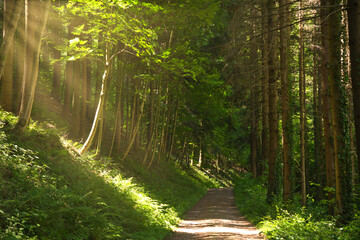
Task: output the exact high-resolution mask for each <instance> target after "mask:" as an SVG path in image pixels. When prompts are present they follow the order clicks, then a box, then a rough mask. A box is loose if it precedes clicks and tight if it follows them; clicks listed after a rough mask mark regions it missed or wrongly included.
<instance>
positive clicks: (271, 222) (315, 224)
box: [260, 209, 340, 239]
mask: <svg viewBox="0 0 360 240" xmlns="http://www.w3.org/2000/svg"><path fill="white" fill-rule="evenodd" d="M260 225H261V230H262V232H263V233H264V234H265V235H266V236H267V237H268V238H269V239H338V237H339V233H340V231H339V229H338V228H337V227H336V225H335V222H334V221H327V220H319V219H313V218H312V215H311V214H307V213H306V212H305V211H304V212H302V213H289V212H288V211H286V210H281V209H278V213H277V216H276V218H275V219H271V218H269V219H268V220H264V221H263V222H261V224H260Z"/></svg>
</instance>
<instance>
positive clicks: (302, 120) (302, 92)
mask: <svg viewBox="0 0 360 240" xmlns="http://www.w3.org/2000/svg"><path fill="white" fill-rule="evenodd" d="M302 8H303V2H302V0H300V6H299V9H300V10H299V11H300V26H299V35H300V36H299V92H300V97H299V99H300V175H301V203H302V205H303V206H305V205H306V159H305V145H306V144H305V142H306V136H305V135H306V129H305V128H306V115H305V62H304V57H305V56H304V55H305V54H304V51H305V47H304V36H303V35H304V23H303V12H302Z"/></svg>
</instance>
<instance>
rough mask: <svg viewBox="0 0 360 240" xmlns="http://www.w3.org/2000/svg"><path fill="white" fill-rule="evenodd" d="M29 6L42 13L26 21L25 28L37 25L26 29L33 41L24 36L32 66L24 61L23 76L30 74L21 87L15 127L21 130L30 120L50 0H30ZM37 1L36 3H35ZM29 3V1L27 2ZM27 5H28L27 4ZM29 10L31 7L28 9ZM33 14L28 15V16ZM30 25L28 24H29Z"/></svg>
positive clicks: (28, 58)
mask: <svg viewBox="0 0 360 240" xmlns="http://www.w3.org/2000/svg"><path fill="white" fill-rule="evenodd" d="M30 2H31V3H30V8H31V7H32V6H31V5H32V4H34V5H35V6H34V10H35V9H37V10H39V9H40V12H41V13H42V15H40V16H39V17H38V19H37V21H30V22H27V28H32V26H31V24H35V25H33V26H37V28H36V30H35V31H34V33H31V31H30V30H27V31H28V32H27V33H26V34H28V33H29V34H34V38H33V40H34V41H33V42H32V41H31V39H32V38H27V36H26V42H27V46H26V48H27V52H26V54H27V57H26V59H27V60H29V61H32V63H33V64H32V67H31V69H29V68H28V66H29V64H28V62H27V63H26V69H25V75H24V76H28V74H30V77H29V79H26V80H25V78H24V83H26V88H25V86H24V87H23V89H24V97H23V98H22V101H21V107H20V113H19V121H18V123H17V124H16V129H17V130H19V131H23V130H24V129H25V128H26V126H27V125H28V124H29V121H30V115H31V110H32V106H33V102H34V97H35V88H36V83H37V78H38V72H39V57H40V46H41V38H42V34H43V32H44V30H45V26H46V21H47V17H48V14H49V11H50V4H51V2H50V0H46V1H44V2H36V1H34V2H32V1H30ZM35 3H37V4H38V5H37V4H35ZM28 4H29V2H28ZM28 7H29V6H28ZM28 10H29V11H30V12H31V9H28ZM31 17H33V16H30V18H31ZM29 25H30V26H29Z"/></svg>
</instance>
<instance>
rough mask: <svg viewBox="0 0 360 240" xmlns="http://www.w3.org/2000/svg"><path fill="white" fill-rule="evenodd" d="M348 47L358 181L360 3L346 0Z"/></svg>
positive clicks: (359, 139) (359, 154)
mask: <svg viewBox="0 0 360 240" xmlns="http://www.w3.org/2000/svg"><path fill="white" fill-rule="evenodd" d="M348 19H349V21H348V27H349V48H350V62H351V81H352V95H353V104H354V123H355V142H356V154H357V160H358V164H357V166H358V169H357V174H358V178H357V180H358V183H360V177H359V175H360V63H359V62H360V31H359V26H360V3H359V1H357V0H348Z"/></svg>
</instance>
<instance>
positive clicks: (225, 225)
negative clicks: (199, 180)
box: [166, 188, 265, 240]
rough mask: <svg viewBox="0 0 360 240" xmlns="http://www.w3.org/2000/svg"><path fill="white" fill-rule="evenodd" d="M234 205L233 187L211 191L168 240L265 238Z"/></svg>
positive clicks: (186, 215) (187, 214)
mask: <svg viewBox="0 0 360 240" xmlns="http://www.w3.org/2000/svg"><path fill="white" fill-rule="evenodd" d="M259 233H260V231H259V230H258V229H257V228H255V227H254V226H253V225H252V224H251V223H250V222H249V221H247V220H246V219H245V217H243V216H241V214H240V212H239V210H238V209H237V207H236V206H235V201H234V191H233V189H232V188H216V189H210V190H209V191H208V193H207V194H206V196H205V197H203V198H202V199H201V200H200V201H199V202H198V203H197V204H196V205H195V206H194V207H193V208H192V209H191V210H190V211H188V212H187V213H186V214H185V218H184V220H183V221H182V222H181V223H180V225H179V227H178V228H177V229H176V230H175V231H174V233H173V235H172V236H171V237H169V238H166V239H167V240H180V239H183V240H185V239H189V240H191V239H199V240H200V239H225V240H226V239H265V238H264V237H262V236H260V234H259Z"/></svg>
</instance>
